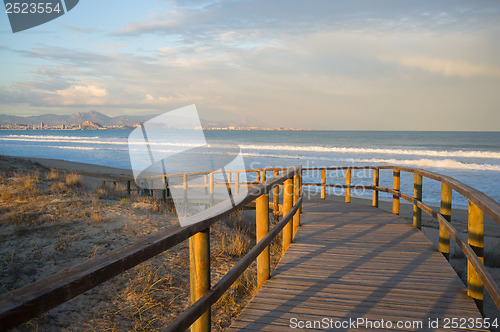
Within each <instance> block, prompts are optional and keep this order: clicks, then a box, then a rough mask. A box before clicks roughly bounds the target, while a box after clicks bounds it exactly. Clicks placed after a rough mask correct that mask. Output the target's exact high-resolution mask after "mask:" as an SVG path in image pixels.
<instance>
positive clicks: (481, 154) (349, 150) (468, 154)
mask: <svg viewBox="0 0 500 332" xmlns="http://www.w3.org/2000/svg"><path fill="white" fill-rule="evenodd" d="M98 139H99V137H97V136H96V137H77V136H47V135H41V136H31V135H8V136H3V137H0V141H22V142H45V143H75V144H96V145H103V144H105V145H142V144H143V143H140V142H130V143H129V142H127V141H116V140H98ZM150 145H151V146H157V147H197V146H199V144H197V143H196V142H168V143H160V142H150ZM240 148H241V149H242V150H243V151H245V152H247V153H251V152H248V151H252V150H260V151H282V152H318V153H336V154H365V155H367V154H368V155H399V156H417V157H418V156H423V157H436V158H481V159H500V152H493V151H480V150H471V151H464V150H457V151H442V150H418V149H391V148H361V147H325V146H318V145H308V146H298V145H255V144H240ZM318 157H319V156H318ZM422 160H424V159H422Z"/></svg>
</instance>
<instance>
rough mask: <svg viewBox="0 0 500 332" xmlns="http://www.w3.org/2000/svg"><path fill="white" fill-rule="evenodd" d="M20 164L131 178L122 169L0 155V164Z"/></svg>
mask: <svg viewBox="0 0 500 332" xmlns="http://www.w3.org/2000/svg"><path fill="white" fill-rule="evenodd" d="M16 159H17V160H18V161H21V162H31V163H34V164H38V165H40V166H42V167H45V168H48V169H50V168H56V169H60V170H66V171H70V172H78V173H82V174H83V175H90V176H96V177H109V178H111V179H116V180H122V179H130V178H132V177H133V175H132V171H131V170H128V169H123V168H116V167H109V166H102V165H95V164H88V163H79V162H74V161H68V160H64V159H49V158H35V157H17V156H8V155H3V154H2V155H0V162H7V163H10V164H11V165H12V164H13V163H12V161H15V160H16Z"/></svg>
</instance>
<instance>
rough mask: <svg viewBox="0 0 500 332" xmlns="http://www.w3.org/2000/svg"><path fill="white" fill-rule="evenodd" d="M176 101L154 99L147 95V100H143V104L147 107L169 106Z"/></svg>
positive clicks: (164, 98) (171, 99) (170, 98)
mask: <svg viewBox="0 0 500 332" xmlns="http://www.w3.org/2000/svg"><path fill="white" fill-rule="evenodd" d="M173 100H174V98H173V97H168V98H166V97H156V98H155V97H153V95H150V94H149V93H148V94H147V95H146V98H144V99H143V100H142V103H143V104H146V105H161V104H169V103H171V102H172V101H173Z"/></svg>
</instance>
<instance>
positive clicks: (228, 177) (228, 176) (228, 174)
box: [226, 171, 231, 184]
mask: <svg viewBox="0 0 500 332" xmlns="http://www.w3.org/2000/svg"><path fill="white" fill-rule="evenodd" d="M226 174H227V183H229V184H231V172H230V171H229V172H226Z"/></svg>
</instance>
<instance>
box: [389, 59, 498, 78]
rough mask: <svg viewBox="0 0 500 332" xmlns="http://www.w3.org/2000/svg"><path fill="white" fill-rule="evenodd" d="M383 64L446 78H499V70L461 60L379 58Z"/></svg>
mask: <svg viewBox="0 0 500 332" xmlns="http://www.w3.org/2000/svg"><path fill="white" fill-rule="evenodd" d="M379 59H380V60H381V61H383V62H391V63H396V64H398V65H401V66H403V67H407V68H416V69H421V70H424V71H427V72H430V73H434V74H439V75H442V76H446V77H466V78H468V77H474V76H486V77H500V68H498V67H494V66H487V65H482V64H472V63H469V62H467V61H463V60H450V59H444V58H429V57H417V56H404V57H392V56H380V57H379Z"/></svg>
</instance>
